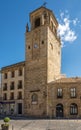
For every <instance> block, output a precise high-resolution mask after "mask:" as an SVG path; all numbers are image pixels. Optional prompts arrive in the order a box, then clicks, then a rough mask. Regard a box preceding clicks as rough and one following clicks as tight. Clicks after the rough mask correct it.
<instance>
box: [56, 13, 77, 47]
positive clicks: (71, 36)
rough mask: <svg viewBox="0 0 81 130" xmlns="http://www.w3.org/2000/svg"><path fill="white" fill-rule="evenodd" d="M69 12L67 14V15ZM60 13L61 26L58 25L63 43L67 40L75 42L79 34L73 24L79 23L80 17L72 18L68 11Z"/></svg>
mask: <svg viewBox="0 0 81 130" xmlns="http://www.w3.org/2000/svg"><path fill="white" fill-rule="evenodd" d="M65 13H67V15H65ZM65 13H64V12H62V13H60V20H59V22H60V23H59V27H58V35H60V37H61V41H62V44H63V45H64V44H65V42H70V43H71V42H73V41H75V40H76V39H77V35H76V33H75V31H74V30H73V29H72V27H71V26H75V25H77V23H78V22H79V20H78V18H75V19H73V20H70V18H69V15H68V11H67V12H65Z"/></svg>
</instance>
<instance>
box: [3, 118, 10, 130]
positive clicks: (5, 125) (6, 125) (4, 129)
mask: <svg viewBox="0 0 81 130" xmlns="http://www.w3.org/2000/svg"><path fill="white" fill-rule="evenodd" d="M9 121H10V118H9V117H5V118H4V122H5V123H4V124H2V125H1V128H2V130H9V123H8V122H9Z"/></svg>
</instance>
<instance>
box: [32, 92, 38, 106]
mask: <svg viewBox="0 0 81 130" xmlns="http://www.w3.org/2000/svg"><path fill="white" fill-rule="evenodd" d="M31 100H32V104H37V103H38V95H37V94H35V93H34V94H33V95H32V97H31Z"/></svg>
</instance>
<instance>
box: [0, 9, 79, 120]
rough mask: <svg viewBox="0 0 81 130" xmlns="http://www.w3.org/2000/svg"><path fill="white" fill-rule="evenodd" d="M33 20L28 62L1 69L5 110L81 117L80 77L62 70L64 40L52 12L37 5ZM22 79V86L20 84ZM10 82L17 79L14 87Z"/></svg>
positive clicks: (15, 112) (51, 115)
mask: <svg viewBox="0 0 81 130" xmlns="http://www.w3.org/2000/svg"><path fill="white" fill-rule="evenodd" d="M30 24H31V28H30V31H29V27H28V24H27V26H26V33H25V39H26V43H25V58H26V59H25V62H21V63H17V64H14V65H11V66H7V67H3V68H2V69H1V74H2V84H1V87H2V88H1V89H2V101H0V104H1V108H2V107H3V108H2V110H3V112H2V113H4V112H6V114H9V113H10V112H11V108H14V113H13V114H14V115H21V114H22V115H23V114H24V115H25V116H33V117H52V118H56V117H57V118H59V117H61V118H81V78H80V77H76V78H66V76H65V75H63V74H61V42H60V38H59V37H58V36H57V28H58V22H57V20H56V18H55V16H54V14H53V12H52V11H51V10H49V9H47V8H45V7H40V8H38V9H37V10H35V11H33V12H31V13H30ZM19 70H22V75H21V76H19V75H18V72H19ZM13 73H15V76H14V77H11V74H12V75H13ZM19 81H22V88H18V82H19ZM11 82H14V83H15V88H14V89H13V90H12V89H10V86H11V85H10V84H11ZM20 84H21V83H20ZM12 86H13V83H12ZM11 88H13V87H11ZM19 92H20V93H22V98H20V99H19V98H18V93H19ZM11 93H12V94H11ZM13 93H14V94H13ZM10 95H12V96H10ZM13 95H14V99H12V98H13ZM20 95H21V94H20ZM11 97H12V98H11ZM2 104H3V105H2ZM5 108H7V109H6V110H7V111H5ZM0 110H1V109H0Z"/></svg>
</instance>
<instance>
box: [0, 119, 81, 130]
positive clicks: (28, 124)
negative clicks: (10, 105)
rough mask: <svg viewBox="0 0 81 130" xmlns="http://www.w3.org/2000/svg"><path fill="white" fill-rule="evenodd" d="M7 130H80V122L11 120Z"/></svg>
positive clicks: (0, 122) (0, 121)
mask: <svg viewBox="0 0 81 130" xmlns="http://www.w3.org/2000/svg"><path fill="white" fill-rule="evenodd" d="M2 123H3V121H2V120H0V125H1V124H2ZM9 130H81V120H66V119H65V120H59V119H58V120H55V119H54V120H44V119H42V120H40V119H39V120H28V119H12V120H11V121H10V129H9Z"/></svg>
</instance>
